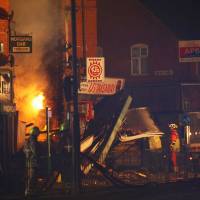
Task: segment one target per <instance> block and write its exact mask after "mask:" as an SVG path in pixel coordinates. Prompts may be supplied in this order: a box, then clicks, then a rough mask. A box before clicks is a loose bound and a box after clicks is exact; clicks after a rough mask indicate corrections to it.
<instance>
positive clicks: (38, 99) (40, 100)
mask: <svg viewBox="0 0 200 200" xmlns="http://www.w3.org/2000/svg"><path fill="white" fill-rule="evenodd" d="M32 108H33V110H34V111H36V112H37V111H39V110H42V109H44V95H43V94H42V93H41V94H39V95H37V96H35V97H34V98H33V99H32Z"/></svg>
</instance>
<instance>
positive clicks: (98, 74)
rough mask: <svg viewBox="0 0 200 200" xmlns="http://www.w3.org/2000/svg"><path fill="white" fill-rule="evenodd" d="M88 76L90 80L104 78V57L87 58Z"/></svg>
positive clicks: (96, 80)
mask: <svg viewBox="0 0 200 200" xmlns="http://www.w3.org/2000/svg"><path fill="white" fill-rule="evenodd" d="M86 70H87V72H86V77H87V81H88V82H101V81H103V80H104V74H105V62H104V57H89V58H87V67H86Z"/></svg>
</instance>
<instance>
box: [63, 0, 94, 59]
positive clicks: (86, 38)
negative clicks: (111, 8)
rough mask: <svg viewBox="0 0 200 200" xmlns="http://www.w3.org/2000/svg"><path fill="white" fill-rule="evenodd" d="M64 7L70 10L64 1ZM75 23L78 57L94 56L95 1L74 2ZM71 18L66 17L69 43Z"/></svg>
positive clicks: (80, 0)
mask: <svg viewBox="0 0 200 200" xmlns="http://www.w3.org/2000/svg"><path fill="white" fill-rule="evenodd" d="M65 4H66V5H68V6H69V8H70V1H69V0H66V3H65ZM76 6H77V12H76V23H77V27H76V28H77V54H78V57H84V55H85V56H86V57H91V56H96V52H97V50H96V49H97V48H96V47H97V28H96V27H97V21H96V20H97V17H96V15H97V11H96V0H77V1H76ZM70 18H71V16H70V14H68V16H67V21H66V23H67V25H66V26H67V27H66V30H67V39H68V40H69V41H70V42H71V41H72V35H71V19H70Z"/></svg>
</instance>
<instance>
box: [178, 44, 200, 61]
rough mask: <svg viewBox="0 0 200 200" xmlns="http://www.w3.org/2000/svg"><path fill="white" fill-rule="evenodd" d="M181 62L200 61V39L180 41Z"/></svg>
mask: <svg viewBox="0 0 200 200" xmlns="http://www.w3.org/2000/svg"><path fill="white" fill-rule="evenodd" d="M178 45H179V62H200V40H188V41H187V40H185V41H179V43H178Z"/></svg>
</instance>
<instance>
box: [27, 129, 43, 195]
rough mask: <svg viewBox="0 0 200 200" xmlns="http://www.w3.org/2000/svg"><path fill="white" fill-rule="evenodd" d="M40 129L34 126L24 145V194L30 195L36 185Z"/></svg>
mask: <svg viewBox="0 0 200 200" xmlns="http://www.w3.org/2000/svg"><path fill="white" fill-rule="evenodd" d="M39 134H40V129H39V128H38V127H37V126H34V127H33V128H32V129H31V131H30V137H29V138H28V139H27V141H26V142H25V145H24V153H25V156H26V169H27V182H26V191H25V194H26V195H28V194H31V193H33V191H34V189H35V188H34V187H35V185H36V183H37V172H38V141H37V138H38V136H39Z"/></svg>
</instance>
